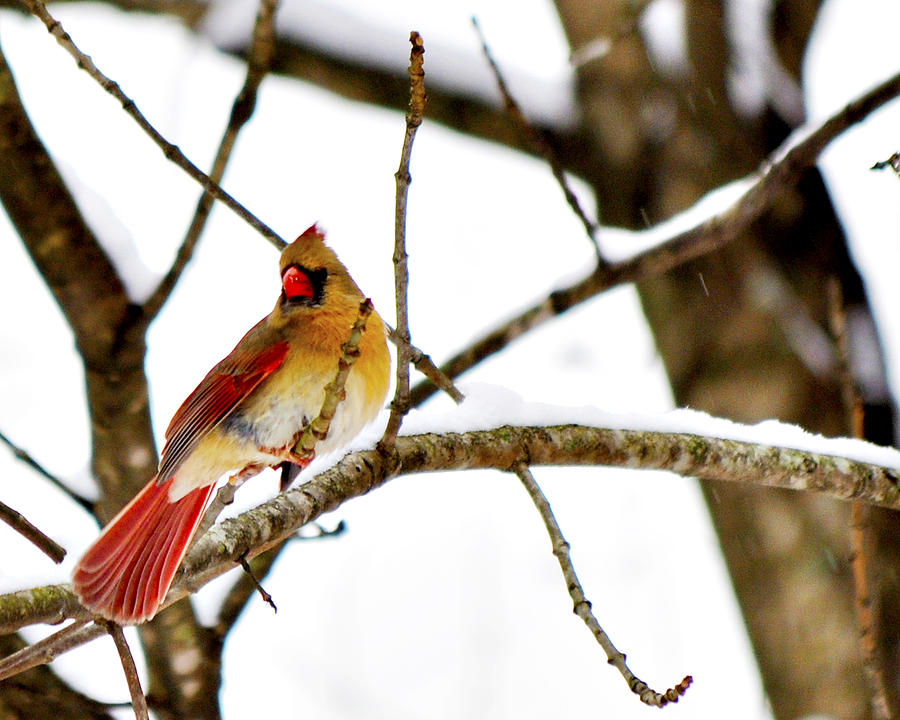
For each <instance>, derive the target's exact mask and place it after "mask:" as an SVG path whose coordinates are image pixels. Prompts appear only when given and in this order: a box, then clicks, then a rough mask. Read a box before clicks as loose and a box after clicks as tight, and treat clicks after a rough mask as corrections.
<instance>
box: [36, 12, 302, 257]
mask: <svg viewBox="0 0 900 720" xmlns="http://www.w3.org/2000/svg"><path fill="white" fill-rule="evenodd" d="M21 2H22V3H23V4H24V5H25V7H27V8H28V10H29V11H30V12H31V13H32V14H33V15H35V16H36V17H37V18H38V19H40V21H41V22H43V23H44V26H45V27H46V28H47V32H49V33H50V34H51V35H53V37H55V38H56V41H57V42H58V43H59V44H60V45H61V46H62V47H63V49H64V50H65V51H66V52H68V53H69V55H71V56H72V57H73V58H74V59H75V62H76V64H77V65H78V67H79V68H80V69H81V70H84V71H85V72H86V73H87V74H88V75H90V76H91V78H93V79H94V80H95V81H96V82H97V83H98V84H99V85H100V87H102V88H103V89H104V90H105V91H106V92H107V93H109V94H110V95H112V96H113V97H114V98H116V100H118V101H119V102H120V103H121V104H122V109H123V110H124V111H125V112H126V113H127V114H128V115H129V116H130V117H131V118H132V119H133V120H134V121H135V122H136V123H137V124H138V126H139V127H140V128H141V129H142V130H143V131H144V132H145V133H147V135H149V136H150V138H151V139H152V140H153V142H154V143H156V145H157V146H159V148H160V149H161V150H162V152H163V155H165V157H166V159H167V160H169V161H171V162H173V163H175V164H176V165H177V166H178V167H180V168H181V169H182V170H184V171H185V172H186V173H187V174H188V175H189V176H190V177H191V178H193V179H194V180H196V181H197V182H198V183H200V185H201V187H203V189H204V190H205V191H206V192H208V193H210V194H211V195H213V196H215V198H216V199H217V200H220V201H221V202H223V203H224V204H225V205H227V206H228V207H229V208H231V210H233V211H234V212H235V214H237V216H238V217H240V218H241V219H242V220H244V221H245V222H247V223H248V224H249V225H250V226H251V227H252V228H253V229H254V230H256V231H257V232H258V233H259V234H260V235H262V236H263V237H264V238H266V239H267V240H268V241H269V242H270V243H272V244H273V245H274V246H275V247H276V248H278V249H279V250H281V249H282V248H283V247H284V246H285V245H287V243H286V242H285V241H284V239H283V238H282V237H281V236H280V235H279V234H278V233H276V232H275V231H274V230H273V229H272V228H270V227H269V226H268V225H266V224H265V223H264V222H263V221H262V220H260V219H259V218H258V217H256V215H254V214H253V213H251V212H250V211H249V210H248V209H247V208H245V207H244V206H243V205H241V203H239V202H238V201H237V200H235V199H234V198H233V197H232V196H231V195H229V194H228V193H227V192H225V190H223V189H222V188H221V187H220V186H219V185H218V184H217V183H215V182H213V181H212V180H210V178H209V176H208V175H206V173H204V172H203V171H202V170H201V169H200V168H198V167H197V166H196V165H194V163H192V162H191V161H190V160H189V159H188V158H187V156H186V155H185V154H184V153H183V152H182V151H181V149H180V148H179V147H178V146H177V145H173V144H172V143H170V142H169V141H168V140H166V139H165V138H164V137H163V136H162V135H161V134H160V133H159V131H158V130H157V129H156V128H154V127H153V125H151V124H150V122H149V121H148V120H147V118H145V117H144V115H143V113H141V111H140V110H138V107H137V105H135V103H134V101H133V100H131V98H129V97H128V96H127V95H126V94H125V93H124V92H122V88H120V87H119V84H118V83H116V82H114V81H113V80H111V79H110V78H109V77H107V76H106V75H104V74H103V73H102V72H100V70H99V69H98V68H97V66H96V65H95V64H94V61H93V60H91V58H90V56H89V55H85V54H84V53H83V52H81V50H79V49H78V46H77V45H75V42H74V41H73V40H72V37H71V36H70V35H69V33H67V32H66V31H65V30H64V29H63V26H62V25H61V24H60V22H59V21H58V20H57V19H56V18H54V17H53V16H52V15H51V14H50V13H49V12H48V11H47V7H46V6H45V5H44V3H43V0H21Z"/></svg>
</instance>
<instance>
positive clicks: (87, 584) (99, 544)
mask: <svg viewBox="0 0 900 720" xmlns="http://www.w3.org/2000/svg"><path fill="white" fill-rule="evenodd" d="M171 485H172V480H171V479H170V480H168V481H167V482H165V483H163V484H162V485H157V484H156V478H154V479H153V480H151V481H150V482H149V483H148V484H147V486H146V487H145V488H144V489H143V490H141V491H140V492H139V493H138V494H137V495H136V496H135V498H134V499H133V500H132V501H131V502H130V503H128V505H126V506H125V507H124V508H123V509H122V511H121V512H120V513H119V514H118V515H116V517H115V518H114V519H113V521H112V522H111V523H109V525H107V526H106V528H105V529H104V530H103V533H102V534H101V535H100V537H99V538H97V541H96V542H95V543H94V544H93V545H92V546H91V547H90V548H89V549H88V551H87V552H86V553H85V554H84V557H82V558H81V560H79V561H78V565H77V566H76V567H75V572H74V574H73V576H72V582H73V585H74V587H75V593H76V594H77V595H78V597H79V598H80V599H81V603H82V605H84V606H85V607H86V608H88V609H89V610H93V611H94V612H96V613H98V614H100V615H103V616H104V617H106V618H108V619H110V620H114V621H116V622H117V623H120V624H122V625H130V624H134V623H140V622H143V621H144V620H148V619H150V618H151V617H153V616H154V615H155V614H156V611H157V610H158V609H159V606H160V604H161V603H162V601H163V600H164V599H165V597H166V593H167V592H168V591H169V586H170V585H171V584H172V579H173V578H174V577H175V572H176V571H177V570H178V566H179V565H181V560H182V558H184V555H185V553H186V552H187V549H188V546H189V545H190V543H191V539H192V538H193V537H194V533H195V532H196V531H197V526H198V525H199V524H200V520H201V519H202V518H203V511H204V510H205V509H206V506H207V504H208V503H209V500H210V498H211V497H212V493H213V490H214V489H215V484H212V485H206V486H204V487H200V488H197V489H196V490H192V491H191V492H189V493H188V494H187V495H185V496H184V497H183V498H181V499H180V500H177V501H176V502H174V503H170V502H169V487H170V486H171Z"/></svg>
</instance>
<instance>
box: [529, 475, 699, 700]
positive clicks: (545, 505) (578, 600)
mask: <svg viewBox="0 0 900 720" xmlns="http://www.w3.org/2000/svg"><path fill="white" fill-rule="evenodd" d="M513 472H515V473H516V475H517V476H518V477H519V480H521V481H522V484H523V485H524V486H525V489H526V490H527V491H528V495H529V496H530V497H531V501H532V502H533V503H534V506H535V507H536V508H537V510H538V512H539V513H540V514H541V519H542V520H543V521H544V525H545V526H546V528H547V532H548V534H549V535H550V543H551V544H552V546H553V554H554V555H555V556H556V559H557V560H558V561H559V567H560V570H562V574H563V578H564V579H565V581H566V587H567V588H568V590H569V596H570V597H571V598H572V603H573V607H572V612H574V613H575V614H576V615H577V616H578V617H580V618H581V619H582V621H583V622H584V624H585V625H587V627H588V629H589V630H590V631H591V634H592V635H593V636H594V637H595V638H596V640H597V642H598V643H600V647H602V648H603V651H604V652H605V653H606V657H607V661H608V662H609V664H610V665H612V666H613V667H614V668H616V669H617V670H618V671H619V672H620V673H621V674H622V677H623V678H625V682H626V683H628V689H629V690H631V692H633V693H634V694H635V695H637V696H638V697H639V698H640V700H641V702H642V703H644V704H646V705H652V706H654V707H663V706H665V705H668V704H669V703H670V702H678V698H679V697H680V696H682V695H684V693H685V691H686V690H687V688H688V687H689V686H690V684H691V682H693V678H692V677H691V676H690V675H687V676H685V678H684V679H683V680H682V681H681V682H680V683H678V685H676V686H675V687H674V688H670V689H668V690H666V692H664V693H659V692H656V691H655V690H654V689H653V688H651V687H650V686H649V685H647V683H645V682H644V681H643V680H641V679H640V678H639V677H636V676H635V674H634V673H633V672H631V670H630V669H629V667H628V665H627V663H626V662H625V654H624V653H623V652H620V651H619V650H618V649H617V648H616V646H615V645H613V642H612V640H610V638H609V635H607V634H606V631H605V630H604V629H603V628H602V627H601V626H600V623H599V622H597V618H596V617H594V613H593V612H592V611H591V601H590V600H588V599H587V597H586V596H585V594H584V588H582V587H581V581H580V580H579V579H578V575H577V574H576V573H575V566H574V565H573V564H572V558H571V557H570V554H569V543H568V542H566V539H565V537H563V534H562V530H561V529H560V527H559V523H557V522H556V518H555V517H554V516H553V510H552V509H551V508H550V503H549V502H548V500H547V496H546V495H544V493H543V492H542V491H541V488H540V486H539V485H538V484H537V482H536V481H535V479H534V475H532V474H531V470H530V469H529V468H528V465H527V464H526V463H524V462H520V463H518V464H517V465H516V466H515V467H514V468H513Z"/></svg>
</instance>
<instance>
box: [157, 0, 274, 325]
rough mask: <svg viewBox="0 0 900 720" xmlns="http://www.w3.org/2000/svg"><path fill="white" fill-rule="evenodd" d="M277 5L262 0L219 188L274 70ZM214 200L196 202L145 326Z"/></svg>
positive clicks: (221, 153) (213, 177) (220, 163)
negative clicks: (264, 83) (262, 84)
mask: <svg viewBox="0 0 900 720" xmlns="http://www.w3.org/2000/svg"><path fill="white" fill-rule="evenodd" d="M277 5H278V0H260V3H259V12H258V13H257V15H256V24H255V25H254V26H253V38H252V40H251V43H250V50H249V52H248V57H247V74H246V77H245V78H244V85H243V87H242V88H241V90H240V92H239V93H238V95H237V97H236V98H235V100H234V104H233V105H232V107H231V115H230V117H229V119H228V126H227V127H226V128H225V132H224V134H223V135H222V139H221V140H220V141H219V149H218V151H217V152H216V158H215V160H214V161H213V166H212V170H210V172H209V179H210V181H211V182H212V183H215V184H219V183H221V182H222V178H223V177H224V175H225V168H226V166H227V165H228V160H229V159H230V158H231V151H232V150H233V149H234V144H235V142H236V140H237V137H238V134H239V133H240V131H241V129H242V128H243V127H244V125H246V123H247V121H248V120H250V118H251V116H252V115H253V111H254V110H255V109H256V97H257V92H258V90H259V86H260V84H261V83H262V80H263V78H264V77H265V76H266V74H267V73H268V72H269V69H270V68H271V66H272V59H273V58H274V57H275V10H276V8H277ZM214 199H215V197H214V195H213V194H212V193H211V192H208V191H205V192H204V193H203V194H202V195H201V196H200V199H199V200H198V201H197V207H196V209H195V210H194V217H193V219H192V220H191V225H190V227H189V228H188V231H187V234H186V235H185V237H184V240H183V241H182V243H181V247H180V248H179V249H178V253H177V254H176V256H175V261H174V262H173V263H172V267H171V268H169V272H168V273H166V276H165V277H164V278H163V279H162V281H160V283H159V286H158V287H157V288H156V290H154V291H153V294H152V295H151V296H150V298H149V299H148V300H147V302H145V303H144V306H143V311H144V312H143V313H142V318H143V321H144V322H145V323H147V324H149V323H150V322H151V321H152V320H153V318H154V317H155V316H156V315H157V314H158V313H159V311H160V309H161V308H162V306H163V305H164V304H165V302H166V301H167V300H168V299H169V296H170V295H171V294H172V290H174V288H175V285H176V284H177V282H178V279H179V278H180V277H181V274H182V273H183V272H184V269H185V268H186V267H187V265H188V263H189V262H190V260H191V257H192V256H193V254H194V248H195V247H196V246H197V241H198V240H199V238H200V233H202V232H203V228H204V227H205V226H206V221H207V219H208V218H209V214H210V212H211V210H212V206H213V200H214Z"/></svg>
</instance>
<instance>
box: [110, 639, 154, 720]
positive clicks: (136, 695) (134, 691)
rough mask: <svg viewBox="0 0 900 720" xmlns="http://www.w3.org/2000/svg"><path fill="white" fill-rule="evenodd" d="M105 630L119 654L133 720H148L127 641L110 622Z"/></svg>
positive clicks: (147, 712)
mask: <svg viewBox="0 0 900 720" xmlns="http://www.w3.org/2000/svg"><path fill="white" fill-rule="evenodd" d="M106 630H107V632H108V633H109V634H110V637H112V639H113V642H114V643H115V644H116V650H117V651H118V653H119V660H120V661H121V663H122V670H123V672H124V673H125V681H126V682H127V683H128V692H129V693H131V707H132V708H133V709H134V717H135V720H150V714H149V711H148V709H147V698H146V697H144V691H143V690H142V689H141V679H140V678H139V677H138V674H137V668H136V667H135V665H134V658H133V657H132V656H131V649H130V648H129V647H128V641H127V640H125V633H123V632H122V626H121V625H117V624H116V623H114V622H110V623H106Z"/></svg>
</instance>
